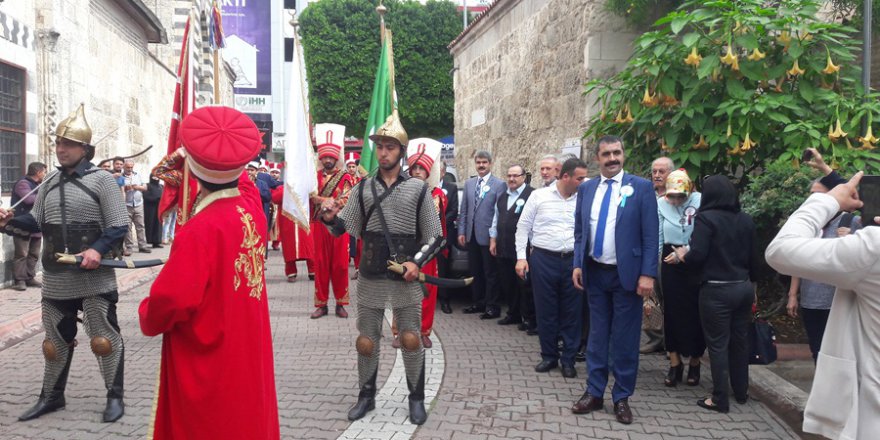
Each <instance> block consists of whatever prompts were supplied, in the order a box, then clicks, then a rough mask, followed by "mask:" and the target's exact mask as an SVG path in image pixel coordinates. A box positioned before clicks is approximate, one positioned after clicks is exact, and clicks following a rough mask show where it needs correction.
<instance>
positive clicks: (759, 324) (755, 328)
mask: <svg viewBox="0 0 880 440" xmlns="http://www.w3.org/2000/svg"><path fill="white" fill-rule="evenodd" d="M775 361H776V329H774V328H773V324H770V323H769V322H768V321H767V320H766V319H765V318H763V317H761V315H760V314H757V313H756V314H755V320H754V321H753V322H752V325H751V327H749V364H751V365H769V364H772V363H773V362H775Z"/></svg>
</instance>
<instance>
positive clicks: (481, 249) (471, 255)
mask: <svg viewBox="0 0 880 440" xmlns="http://www.w3.org/2000/svg"><path fill="white" fill-rule="evenodd" d="M467 251H468V268H469V269H470V272H471V275H473V277H474V283H473V284H471V293H472V297H473V300H474V304H476V305H478V306H484V307H486V310H489V309H493V310H498V309H500V306H499V304H498V264H497V262H496V261H495V257H493V256H492V254H490V253H489V246H482V245H480V244H479V243H477V239H476V238H475V237H471V241H469V242H468V244H467Z"/></svg>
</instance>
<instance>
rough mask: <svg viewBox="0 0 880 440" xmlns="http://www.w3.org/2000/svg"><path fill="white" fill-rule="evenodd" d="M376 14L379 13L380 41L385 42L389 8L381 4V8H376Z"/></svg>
mask: <svg viewBox="0 0 880 440" xmlns="http://www.w3.org/2000/svg"><path fill="white" fill-rule="evenodd" d="M376 12H377V13H379V41H380V42H382V43H384V42H385V13H386V12H388V8H386V7H385V5H383V4H382V2H381V1H380V2H379V6H376Z"/></svg>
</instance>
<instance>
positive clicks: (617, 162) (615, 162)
mask: <svg viewBox="0 0 880 440" xmlns="http://www.w3.org/2000/svg"><path fill="white" fill-rule="evenodd" d="M613 165H620V162H619V161H616V160H615V161H613V162H606V163H605V166H606V167H610V166H613Z"/></svg>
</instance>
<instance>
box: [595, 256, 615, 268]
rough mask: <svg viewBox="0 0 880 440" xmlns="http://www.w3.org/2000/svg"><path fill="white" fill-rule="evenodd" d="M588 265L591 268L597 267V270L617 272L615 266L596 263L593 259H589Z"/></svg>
mask: <svg viewBox="0 0 880 440" xmlns="http://www.w3.org/2000/svg"><path fill="white" fill-rule="evenodd" d="M589 264H592V265H593V266H596V267H598V268H599V269H602V270H617V265H616V264H605V263H600V262H598V261H596V260H594V259H592V258H590V260H589Z"/></svg>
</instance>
